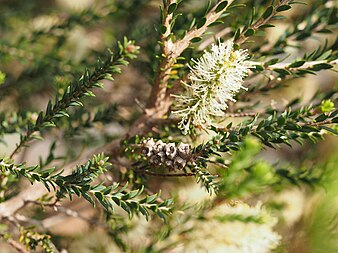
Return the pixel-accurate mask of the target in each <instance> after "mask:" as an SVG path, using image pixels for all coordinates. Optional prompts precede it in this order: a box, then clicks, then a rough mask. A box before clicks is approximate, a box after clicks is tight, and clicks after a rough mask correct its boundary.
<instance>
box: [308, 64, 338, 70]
mask: <svg viewBox="0 0 338 253" xmlns="http://www.w3.org/2000/svg"><path fill="white" fill-rule="evenodd" d="M331 68H333V66H332V65H330V64H328V63H319V64H315V65H313V67H312V68H311V69H312V70H313V71H320V70H322V69H331Z"/></svg>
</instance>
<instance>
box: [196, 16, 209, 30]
mask: <svg viewBox="0 0 338 253" xmlns="http://www.w3.org/2000/svg"><path fill="white" fill-rule="evenodd" d="M206 22H207V19H206V18H205V17H204V18H202V19H201V20H200V21H198V23H197V25H196V27H197V29H199V28H201V27H203V26H204V25H205V23H206Z"/></svg>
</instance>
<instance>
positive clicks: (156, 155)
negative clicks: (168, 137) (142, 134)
mask: <svg viewBox="0 0 338 253" xmlns="http://www.w3.org/2000/svg"><path fill="white" fill-rule="evenodd" d="M142 153H143V154H144V155H145V156H147V157H148V161H149V163H150V164H151V165H153V166H155V167H159V166H161V165H164V166H165V167H167V168H169V170H181V169H183V168H184V167H185V165H186V163H187V161H188V160H189V158H190V156H191V149H190V146H189V144H185V143H182V142H181V143H179V144H178V145H177V144H175V143H164V142H163V141H161V140H158V141H156V142H155V141H154V139H153V138H150V139H147V140H145V141H144V144H143V148H142Z"/></svg>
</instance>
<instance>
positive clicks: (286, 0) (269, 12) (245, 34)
mask: <svg viewBox="0 0 338 253" xmlns="http://www.w3.org/2000/svg"><path fill="white" fill-rule="evenodd" d="M278 2H279V3H277V4H275V5H271V6H269V7H268V8H267V9H266V10H265V12H264V13H263V14H262V16H261V17H260V18H259V19H258V20H257V21H256V22H253V19H251V20H250V22H249V24H248V25H246V26H245V27H244V28H243V29H242V31H240V29H238V30H237V31H236V33H235V37H234V43H235V44H238V45H240V44H243V43H244V42H245V41H246V40H247V39H248V38H249V37H250V36H252V35H254V34H255V32H256V31H257V30H259V29H263V28H266V27H271V25H269V24H268V22H269V21H271V20H272V19H273V17H274V16H275V15H276V14H277V13H279V12H282V11H286V10H288V9H290V8H291V6H290V4H292V3H293V1H292V0H279V1H278Z"/></svg>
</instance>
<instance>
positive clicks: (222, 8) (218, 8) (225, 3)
mask: <svg viewBox="0 0 338 253" xmlns="http://www.w3.org/2000/svg"><path fill="white" fill-rule="evenodd" d="M227 5H228V1H224V2H221V3H220V4H219V5H218V6H217V7H216V10H215V11H216V13H218V12H220V11H223V10H224V9H225V7H227Z"/></svg>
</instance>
